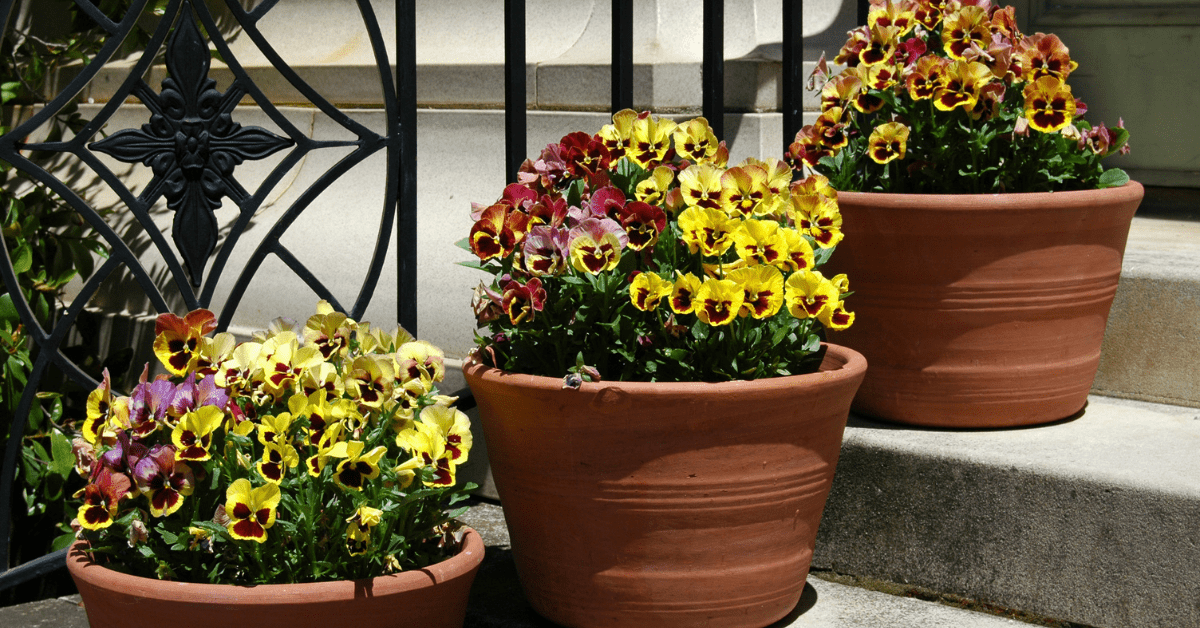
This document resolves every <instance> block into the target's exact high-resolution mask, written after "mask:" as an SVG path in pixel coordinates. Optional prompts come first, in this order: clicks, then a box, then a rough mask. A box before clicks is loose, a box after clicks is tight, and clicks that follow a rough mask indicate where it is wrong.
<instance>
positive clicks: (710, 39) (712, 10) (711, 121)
mask: <svg viewBox="0 0 1200 628" xmlns="http://www.w3.org/2000/svg"><path fill="white" fill-rule="evenodd" d="M786 3H787V2H786V0H785V4H786ZM703 38H704V69H703V73H702V77H701V80H702V83H703V87H702V91H703V94H702V96H701V99H702V101H703V103H702V108H703V111H704V117H705V119H707V120H708V126H710V127H712V130H713V133H715V134H716V135H717V137H719V138H722V137H725V1H724V0H704V37H703Z"/></svg>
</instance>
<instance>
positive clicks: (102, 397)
mask: <svg viewBox="0 0 1200 628" xmlns="http://www.w3.org/2000/svg"><path fill="white" fill-rule="evenodd" d="M86 416H87V418H85V419H84V421H83V424H82V425H81V426H80V430H79V431H80V432H81V433H82V434H83V438H84V440H86V441H87V442H88V443H91V444H92V445H98V444H100V442H101V441H102V440H103V436H105V435H106V434H107V435H108V436H109V437H110V438H111V437H112V436H113V430H114V429H115V428H118V427H122V426H124V425H128V424H129V400H128V399H125V398H123V397H115V398H114V397H113V394H112V381H111V380H110V378H109V375H108V369H107V368H106V369H104V376H103V379H102V380H101V381H100V385H99V386H97V387H96V389H95V390H93V391H92V392H91V393H89V394H88V398H87V415H86Z"/></svg>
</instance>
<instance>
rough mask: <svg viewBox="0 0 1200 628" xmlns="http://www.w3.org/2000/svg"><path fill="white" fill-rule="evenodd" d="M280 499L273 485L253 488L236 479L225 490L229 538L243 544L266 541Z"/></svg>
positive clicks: (277, 488)
mask: <svg viewBox="0 0 1200 628" xmlns="http://www.w3.org/2000/svg"><path fill="white" fill-rule="evenodd" d="M280 497H281V495H280V492H279V486H278V485H276V484H272V483H270V482H268V483H266V484H264V485H262V486H259V487H257V488H252V487H251V486H250V480H247V479H246V478H240V479H238V480H235V481H234V482H233V484H230V485H229V488H228V489H227V490H226V491H225V514H226V515H227V516H228V517H229V524H228V526H227V529H228V530H229V535H230V536H232V537H233V538H235V539H241V540H243V541H254V542H256V543H263V542H265V541H266V540H267V530H269V529H271V526H273V525H275V509H276V508H277V507H278V506H279V499H280Z"/></svg>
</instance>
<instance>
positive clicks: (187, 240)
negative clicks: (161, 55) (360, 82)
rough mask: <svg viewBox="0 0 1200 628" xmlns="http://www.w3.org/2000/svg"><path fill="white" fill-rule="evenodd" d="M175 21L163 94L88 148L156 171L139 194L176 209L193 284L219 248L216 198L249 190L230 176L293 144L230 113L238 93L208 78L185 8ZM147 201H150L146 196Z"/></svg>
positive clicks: (150, 97)
mask: <svg viewBox="0 0 1200 628" xmlns="http://www.w3.org/2000/svg"><path fill="white" fill-rule="evenodd" d="M183 13H184V16H183V17H181V19H180V20H179V23H178V24H177V25H176V26H175V32H173V33H172V34H171V40H170V42H169V43H168V45H167V52H166V62H167V72H168V74H169V76H168V78H166V79H163V82H162V91H161V93H160V94H155V93H154V92H152V91H150V90H148V89H142V90H140V91H139V92H138V97H139V98H140V99H141V100H142V102H143V104H145V105H146V108H147V109H149V110H150V113H151V116H150V122H149V123H148V124H143V125H142V128H141V129H125V130H122V131H118V132H116V133H113V134H112V135H110V136H109V137H107V138H105V139H103V140H101V141H99V142H94V143H92V144H90V145H89V147H90V148H91V149H92V150H95V151H99V152H102V153H106V154H108V155H111V156H113V157H114V158H116V159H118V160H120V161H123V162H126V163H134V162H141V163H143V164H145V165H147V166H149V167H150V168H151V169H152V170H153V171H154V180H153V181H151V183H150V185H149V186H148V187H147V189H146V193H145V195H153V194H157V193H158V190H160V189H161V190H162V194H163V195H164V196H166V198H167V207H168V208H170V209H171V210H172V211H174V212H175V220H174V222H173V223H172V224H173V231H172V239H173V240H174V241H175V246H176V247H178V249H179V253H180V256H181V257H182V259H183V262H184V264H185V265H186V266H187V268H188V273H189V275H190V276H191V280H192V285H193V286H199V285H200V282H201V278H202V276H203V274H204V267H205V265H206V264H207V262H208V258H209V256H210V255H212V252H213V250H214V249H216V246H217V219H216V215H215V214H214V210H216V208H218V207H220V206H221V198H222V197H225V196H228V197H230V198H232V199H233V200H234V201H237V202H241V201H242V200H244V199H245V198H246V197H247V196H248V194H247V193H246V191H245V190H244V189H243V188H242V186H241V185H239V184H238V183H237V181H235V180H234V179H233V169H234V168H235V167H236V166H237V165H239V164H241V163H242V162H243V161H245V160H247V159H262V158H264V157H267V156H268V155H271V154H272V153H275V152H277V151H280V150H283V149H285V148H288V147H290V146H292V145H293V144H295V142H294V141H292V140H291V139H289V138H285V137H280V136H278V135H275V134H274V133H271V132H270V131H267V130H266V129H262V128H259V127H253V126H248V127H243V126H242V125H240V124H238V123H237V122H234V121H233V119H232V117H231V116H230V113H231V112H232V111H233V109H234V107H236V106H237V104H238V101H239V100H240V98H241V95H242V94H244V91H242V90H241V89H239V88H237V87H236V86H234V87H231V88H230V89H229V91H228V92H225V93H222V92H220V91H218V90H217V89H216V81H214V80H213V79H211V78H208V70H209V51H208V46H207V44H206V43H205V41H204V39H203V38H202V37H201V35H200V29H199V28H198V27H197V25H196V18H195V16H194V15H193V14H192V10H191V6H190V4H188V3H185V4H184V10H183ZM145 200H153V199H145Z"/></svg>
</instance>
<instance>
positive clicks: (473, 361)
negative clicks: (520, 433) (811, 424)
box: [462, 342, 867, 395]
mask: <svg viewBox="0 0 1200 628" xmlns="http://www.w3.org/2000/svg"><path fill="white" fill-rule="evenodd" d="M821 345H822V346H824V347H826V352H825V358H824V361H823V362H822V363H821V369H820V370H818V371H816V372H814V373H804V374H801V375H785V376H783V377H766V378H762V379H739V380H734V381H728V382H642V381H629V382H626V381H599V382H584V383H583V384H582V385H580V387H579V389H578V392H579V393H580V394H598V393H601V392H603V391H605V390H609V389H613V388H620V389H621V390H622V391H623V392H625V393H630V394H637V393H638V392H652V391H653V392H658V393H661V392H662V391H663V390H664V389H665V388H667V387H671V389H672V390H676V391H678V392H679V393H681V394H686V395H692V394H699V393H704V394H708V395H711V394H737V393H739V392H744V391H747V390H752V391H756V392H763V393H765V392H767V391H770V390H775V389H794V388H795V387H796V386H798V385H804V384H807V383H816V382H818V381H821V382H828V383H832V382H837V381H842V380H851V379H854V378H856V377H861V376H862V374H863V373H864V372H865V371H866V370H867V359H866V358H865V357H863V355H862V354H861V353H859V352H857V351H855V350H854V349H851V348H849V347H846V346H843V345H839V344H834V343H829V342H822V343H821ZM831 362H832V364H830V363H831ZM462 368H463V374H464V375H466V376H467V378H468V380H469V379H470V378H478V379H479V380H481V381H490V382H502V383H504V384H506V385H510V386H520V387H523V388H537V389H549V390H561V389H562V388H563V380H562V378H555V377H548V376H544V375H528V374H526V373H510V372H508V371H504V370H502V369H499V368H497V367H494V366H486V365H484V364H483V363H482V362H480V360H479V352H478V351H474V350H473V351H472V352H471V353H470V354H469V355H468V356H467V358H466V359H465V360H463V367H462Z"/></svg>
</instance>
